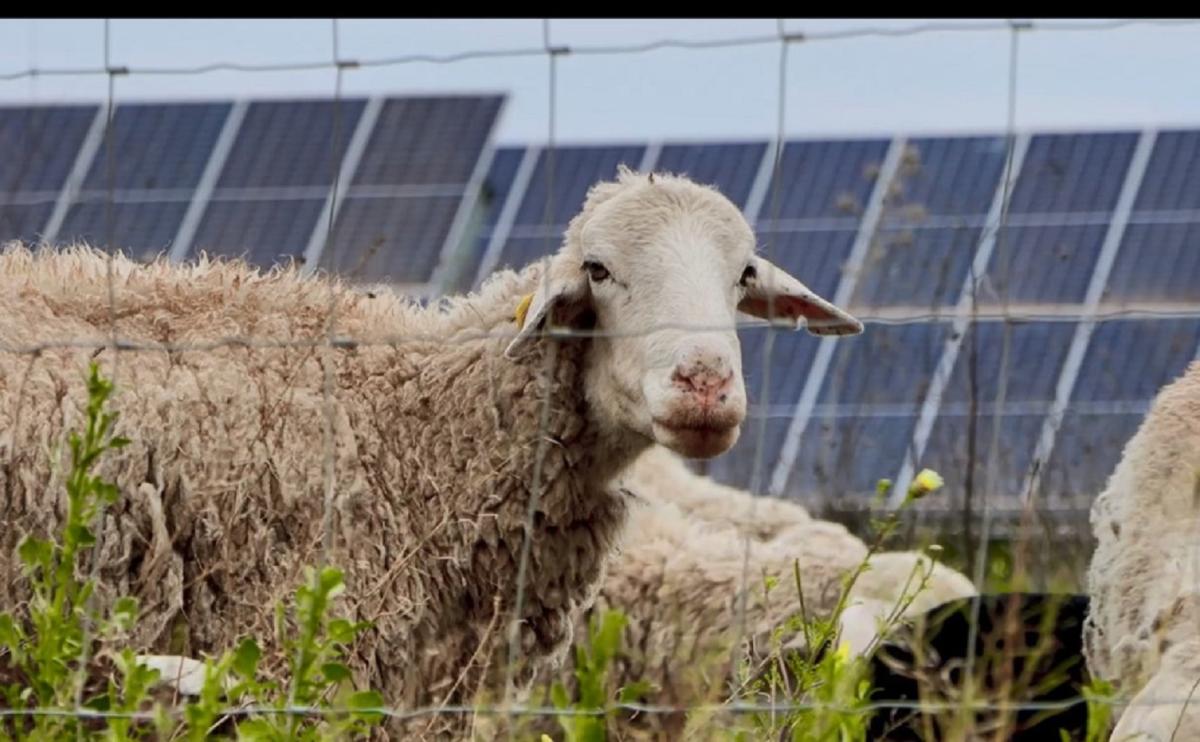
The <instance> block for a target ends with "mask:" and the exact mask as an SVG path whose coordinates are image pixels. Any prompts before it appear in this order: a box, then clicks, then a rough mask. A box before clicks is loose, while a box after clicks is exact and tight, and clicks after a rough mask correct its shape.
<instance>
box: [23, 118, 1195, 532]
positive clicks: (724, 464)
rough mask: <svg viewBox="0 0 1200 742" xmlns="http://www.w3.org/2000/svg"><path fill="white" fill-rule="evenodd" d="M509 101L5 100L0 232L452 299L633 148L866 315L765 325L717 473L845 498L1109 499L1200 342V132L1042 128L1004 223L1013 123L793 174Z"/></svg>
mask: <svg viewBox="0 0 1200 742" xmlns="http://www.w3.org/2000/svg"><path fill="white" fill-rule="evenodd" d="M501 107H502V98H500V97H498V96H431V97H389V98H373V99H347V100H343V101H341V103H340V104H337V105H335V104H334V102H333V101H329V100H270V101H250V102H246V101H239V102H208V103H179V104H174V103H172V104H122V105H120V106H118V107H117V108H116V110H115V111H114V112H113V117H112V120H113V127H112V131H111V136H107V137H106V136H105V133H106V132H105V121H106V117H105V112H104V111H103V110H102V109H100V108H99V107H96V106H45V107H26V108H6V109H0V239H8V238H14V237H19V238H23V239H26V240H33V239H37V238H40V237H44V238H47V239H50V240H54V241H58V242H63V241H69V240H73V239H88V240H90V241H93V242H95V243H97V244H102V245H115V246H118V247H121V248H124V249H126V250H130V251H132V252H134V253H135V254H138V255H150V254H154V253H158V252H167V253H169V254H170V255H171V256H172V257H174V258H177V259H183V258H187V257H189V256H191V255H195V254H196V253H197V252H198V251H200V250H207V251H209V252H214V253H219V254H224V255H245V256H246V257H248V258H249V259H250V260H252V261H255V262H258V263H261V264H264V265H265V264H271V263H274V262H278V261H281V260H284V261H286V260H299V261H315V262H316V263H317V264H318V265H319V266H320V267H322V268H325V269H329V270H333V271H337V272H339V273H342V274H346V275H349V276H351V277H353V278H356V279H362V280H369V281H387V282H391V283H394V284H399V285H401V286H403V287H406V288H408V289H411V290H413V291H416V292H424V293H431V292H432V293H436V292H437V291H444V290H461V289H466V288H470V287H471V286H472V285H477V284H478V282H479V281H480V280H481V279H482V277H483V276H485V275H486V274H488V273H490V272H491V271H492V270H494V269H496V268H498V267H502V266H512V267H519V266H521V265H524V264H525V263H527V262H529V261H530V260H533V259H535V258H537V257H539V256H542V255H545V254H547V253H549V252H551V251H553V250H555V249H557V247H558V244H559V241H560V239H561V235H562V231H563V229H564V228H565V226H566V223H567V222H568V221H569V219H570V218H571V217H572V216H573V215H574V214H575V213H576V212H577V211H578V209H579V207H580V206H581V204H582V202H583V199H584V197H585V195H586V193H587V189H588V187H589V186H590V185H591V184H593V183H594V182H596V181H598V180H603V179H607V178H611V177H612V176H614V175H615V173H616V170H617V167H618V166H619V165H621V164H625V165H628V166H630V167H633V168H635V169H643V170H644V169H647V168H655V169H658V170H666V171H672V172H683V173H687V174H689V175H690V176H692V177H693V178H695V179H696V180H699V181H702V182H707V183H713V184H715V185H717V186H718V187H719V188H720V189H721V190H722V191H723V192H724V193H725V194H726V195H728V196H729V197H730V198H731V199H732V200H733V201H734V202H735V203H737V204H738V205H739V206H740V207H742V208H743V210H744V211H745V213H746V214H747V217H748V218H749V219H750V220H751V221H752V223H753V224H754V225H755V227H756V230H757V232H758V235H759V240H760V245H761V249H762V251H763V252H764V253H765V254H767V255H768V256H769V257H771V259H772V260H774V261H775V262H777V263H779V264H780V265H782V266H784V267H785V268H787V269H788V270H789V271H791V272H792V273H793V274H795V275H796V276H798V277H800V278H801V280H803V281H805V282H806V283H807V284H808V285H810V286H811V287H813V288H814V289H815V290H817V291H818V292H820V293H821V294H823V295H825V296H827V297H830V298H834V297H837V298H838V300H839V301H841V302H842V303H843V304H844V305H847V306H848V308H849V309H850V310H851V311H852V312H854V313H856V314H858V315H860V316H862V317H864V318H865V319H866V320H867V330H866V333H865V334H864V335H862V336H859V337H857V338H855V339H853V340H837V339H830V340H818V339H816V338H814V337H812V336H810V335H807V334H806V333H791V332H781V331H778V330H773V329H767V328H765V327H761V326H759V327H747V328H745V329H743V330H742V331H741V334H742V339H743V349H744V365H745V373H746V379H747V386H748V392H749V395H750V400H751V417H750V419H749V421H748V424H747V425H746V427H745V428H744V431H743V435H742V439H741V441H740V442H739V443H738V445H737V447H736V448H735V449H734V450H733V451H732V452H730V453H729V454H726V455H725V456H723V457H721V458H719V459H716V460H714V461H712V462H709V463H708V465H707V470H708V471H709V472H710V473H711V474H713V475H714V476H716V477H717V478H719V479H721V480H723V481H726V482H729V483H731V484H735V485H738V486H743V487H747V486H751V485H753V486H754V487H755V489H757V490H759V491H770V492H772V493H774V494H782V495H786V496H791V497H798V498H802V499H804V500H806V501H809V502H813V503H821V504H824V505H826V506H828V507H832V508H843V507H844V508H858V507H861V506H863V505H864V504H866V503H867V501H868V498H870V497H871V496H872V495H873V493H874V489H875V483H876V481H877V480H878V479H880V478H885V477H886V478H901V479H902V478H903V477H904V476H905V475H907V474H911V473H912V472H913V471H916V470H918V469H920V468H922V467H926V466H929V467H933V468H936V469H937V470H938V471H939V472H941V473H942V474H943V475H944V476H945V478H946V480H947V483H948V488H947V493H946V494H945V495H944V496H942V497H941V498H940V503H941V504H942V505H946V506H949V507H953V506H955V505H956V504H958V502H959V500H961V498H964V497H966V496H967V492H968V491H971V492H974V493H975V496H976V497H977V498H978V497H981V496H982V495H984V494H986V495H988V496H989V497H991V498H992V500H991V502H992V503H993V505H994V506H996V507H999V508H1001V509H1003V508H1006V507H1007V508H1012V509H1015V508H1018V507H1019V506H1020V504H1021V502H1022V498H1023V497H1030V496H1032V497H1034V498H1036V501H1037V502H1038V503H1039V504H1040V505H1043V506H1045V507H1049V508H1053V509H1062V510H1067V511H1080V510H1083V509H1086V507H1087V506H1088V503H1089V502H1090V500H1091V498H1092V497H1093V496H1094V495H1095V493H1096V492H1098V491H1099V489H1100V488H1101V487H1102V486H1103V482H1104V480H1105V478H1106V477H1107V475H1108V473H1109V472H1110V471H1111V470H1112V467H1113V466H1114V465H1115V463H1116V461H1117V459H1118V457H1119V454H1120V449H1121V447H1122V446H1123V445H1124V443H1125V441H1126V440H1127V439H1128V437H1129V436H1130V435H1131V434H1132V432H1133V430H1134V429H1136V426H1137V425H1138V423H1139V422H1140V420H1141V419H1142V416H1143V415H1144V413H1145V411H1146V409H1147V405H1148V403H1149V400H1150V399H1151V398H1152V397H1153V395H1154V394H1155V392H1156V391H1157V390H1158V389H1159V388H1160V387H1161V386H1162V385H1163V384H1165V383H1166V382H1168V381H1169V380H1171V379H1172V378H1174V377H1176V376H1177V375H1178V374H1179V373H1181V372H1182V370H1183V368H1184V367H1185V366H1186V364H1187V363H1188V362H1189V361H1190V360H1192V359H1193V358H1195V357H1196V356H1197V351H1198V348H1200V281H1198V280H1197V277H1198V276H1200V131H1195V130H1172V131H1118V132H1087V133H1043V134H1034V135H1021V136H1019V137H1018V138H1017V139H1016V141H1015V142H1013V143H1012V153H1013V157H1012V162H1011V170H1012V176H1013V178H1012V188H1011V193H1010V194H1008V195H1009V200H1008V210H1007V214H1006V215H1005V220H1004V224H1005V227H1004V228H1003V229H997V228H996V227H997V225H998V224H999V223H1000V216H1001V214H1000V211H1001V206H1002V205H1003V202H1004V196H1005V193H1006V191H1005V189H1004V187H1003V184H1004V181H1005V178H1004V175H1005V169H1006V159H1007V155H1008V152H1009V148H1010V143H1009V142H1008V141H1007V140H1006V139H1005V138H1004V137H1000V136H957V137H926V138H911V139H902V138H895V139H885V138H878V139H842V140H832V139H831V140H796V141H788V142H787V143H786V144H785V146H784V149H783V152H782V153H781V154H780V165H781V167H780V172H779V174H778V177H775V174H774V168H773V164H774V161H775V154H776V153H775V151H774V147H773V145H772V144H771V143H769V142H765V141H759V142H753V141H745V142H714V143H695V142H687V143H626V144H619V145H617V144H614V145H590V146H559V147H555V148H554V149H553V150H547V149H545V148H543V147H541V146H537V145H533V146H528V147H500V148H493V147H492V146H491V145H490V140H491V136H492V131H493V129H494V127H495V123H496V119H497V116H498V115H499V112H500V110H501ZM106 145H111V146H106ZM110 194H111V196H112V199H111V203H110V199H109V196H110ZM334 209H336V213H334V214H333V217H334V221H333V223H334V226H333V231H332V240H331V241H330V242H329V245H328V247H326V245H325V237H326V231H327V227H328V223H329V217H330V212H331V211H332V210H334ZM972 307H974V309H975V310H977V315H976V318H975V321H974V322H972V321H968V320H969V317H970V314H969V312H970V310H971V309H972ZM1006 318H1007V319H1006ZM768 333H774V338H773V343H772V349H771V356H770V366H769V368H768V367H767V366H765V365H764V363H763V349H764V340H765V338H766V337H767V334H768ZM994 436H995V437H994ZM760 447H761V451H760V453H759V456H758V458H757V459H756V457H755V452H756V449H758V448H760Z"/></svg>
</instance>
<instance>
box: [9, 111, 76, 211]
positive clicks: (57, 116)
mask: <svg viewBox="0 0 1200 742" xmlns="http://www.w3.org/2000/svg"><path fill="white" fill-rule="evenodd" d="M96 110H97V107H96V106H20V107H11V108H10V107H0V194H5V193H31V192H45V191H49V192H51V193H53V194H57V192H58V191H59V190H60V189H61V188H62V186H63V183H64V182H66V179H67V175H68V173H70V172H71V167H72V166H73V165H74V164H75V155H76V153H77V152H78V151H79V147H80V145H81V144H83V139H84V136H85V135H86V134H87V131H88V129H89V127H90V126H91V124H92V121H93V120H94V119H95V117H96ZM6 200H7V199H6Z"/></svg>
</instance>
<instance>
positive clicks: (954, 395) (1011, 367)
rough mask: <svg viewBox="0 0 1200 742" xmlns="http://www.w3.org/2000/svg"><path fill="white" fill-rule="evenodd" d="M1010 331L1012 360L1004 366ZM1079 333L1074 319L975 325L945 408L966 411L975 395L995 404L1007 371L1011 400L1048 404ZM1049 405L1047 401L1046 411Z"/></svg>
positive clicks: (957, 363)
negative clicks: (1076, 330) (1006, 337)
mask: <svg viewBox="0 0 1200 742" xmlns="http://www.w3.org/2000/svg"><path fill="white" fill-rule="evenodd" d="M1006 333H1007V334H1008V362H1007V369H1004V368H1003V366H1004V361H1003V359H1004V342H1005V334H1006ZM1074 334H1075V324H1074V323H1071V322H979V323H976V324H973V325H972V326H971V327H970V328H969V329H968V330H967V334H966V337H965V338H963V342H962V345H961V346H960V348H959V353H958V358H957V360H956V361H955V364H954V370H953V371H952V372H951V374H950V379H949V382H948V383H947V385H946V389H945V391H944V392H943V393H942V410H943V412H946V413H948V414H966V413H967V409H966V405H967V403H968V402H969V401H970V400H971V398H972V397H974V399H975V400H976V401H977V402H979V403H984V404H987V403H994V402H995V401H996V400H997V398H998V397H999V394H1000V380H1001V374H1002V372H1003V374H1004V377H1005V378H1006V379H1007V384H1006V385H1005V389H1004V398H1005V400H1006V401H1007V402H1043V403H1047V404H1048V403H1049V402H1050V401H1052V400H1053V399H1054V391H1055V387H1056V386H1057V385H1058V377H1059V374H1060V373H1061V371H1062V364H1063V360H1064V359H1065V358H1066V356H1067V349H1068V348H1069V347H1070V345H1071V338H1072V337H1073V336H1074ZM972 377H974V383H973V384H972ZM972 387H973V388H974V389H973V391H972ZM1045 409H1046V405H1043V406H1042V407H1041V411H1043V412H1044V411H1045Z"/></svg>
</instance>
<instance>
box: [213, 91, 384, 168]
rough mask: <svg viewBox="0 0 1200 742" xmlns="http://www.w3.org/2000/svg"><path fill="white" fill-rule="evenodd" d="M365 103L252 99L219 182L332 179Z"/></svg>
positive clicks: (345, 100)
mask: <svg viewBox="0 0 1200 742" xmlns="http://www.w3.org/2000/svg"><path fill="white" fill-rule="evenodd" d="M365 105H366V103H365V101H363V100H361V99H343V100H341V101H340V102H335V101H331V100H301V101H294V100H272V101H255V102H254V103H251V104H250V107H249V108H248V109H247V111H246V118H245V119H244V120H243V121H242V126H241V129H240V130H239V132H238V136H237V139H236V140H235V141H234V144H233V149H232V150H231V151H230V153H229V159H228V160H227V161H226V162H225V168H224V170H223V171H222V172H221V177H220V179H219V180H218V182H217V186H218V187H220V188H254V187H257V188H263V187H270V186H325V185H329V184H330V183H332V182H333V175H334V173H335V172H336V171H337V169H338V167H339V166H340V165H341V161H342V155H343V154H344V153H345V151H346V144H347V143H348V142H349V141H350V137H351V136H352V135H353V134H354V127H355V125H357V124H358V119H359V117H360V116H361V115H362V111H363V107H364V106H365ZM335 129H336V130H337V134H338V136H337V137H336V140H337V146H336V147H334V146H333V142H334V139H335V137H334V130H335Z"/></svg>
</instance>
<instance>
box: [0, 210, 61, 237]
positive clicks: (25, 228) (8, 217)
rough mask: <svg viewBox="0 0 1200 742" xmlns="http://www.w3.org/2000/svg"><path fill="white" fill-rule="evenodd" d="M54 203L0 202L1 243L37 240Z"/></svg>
mask: <svg viewBox="0 0 1200 742" xmlns="http://www.w3.org/2000/svg"><path fill="white" fill-rule="evenodd" d="M53 209H54V204H51V203H39V204H0V243H4V242H7V241H8V240H21V241H22V242H28V243H33V242H37V241H38V238H39V237H40V236H41V234H42V230H43V229H44V228H45V226H46V221H47V220H48V219H49V218H50V212H51V211H52V210H53Z"/></svg>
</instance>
